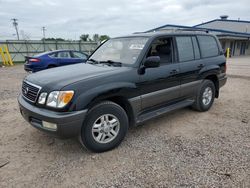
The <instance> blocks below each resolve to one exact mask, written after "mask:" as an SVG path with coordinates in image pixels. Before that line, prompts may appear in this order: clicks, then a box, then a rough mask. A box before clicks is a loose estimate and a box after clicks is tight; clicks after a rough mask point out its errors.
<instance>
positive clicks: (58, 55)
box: [57, 52, 71, 58]
mask: <svg viewBox="0 0 250 188" xmlns="http://www.w3.org/2000/svg"><path fill="white" fill-rule="evenodd" d="M57 57H59V58H71V56H70V53H69V52H58V53H57Z"/></svg>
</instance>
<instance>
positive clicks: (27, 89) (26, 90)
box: [24, 87, 29, 95]
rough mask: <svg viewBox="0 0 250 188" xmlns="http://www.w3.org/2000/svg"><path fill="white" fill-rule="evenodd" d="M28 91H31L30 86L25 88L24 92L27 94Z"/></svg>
mask: <svg viewBox="0 0 250 188" xmlns="http://www.w3.org/2000/svg"><path fill="white" fill-rule="evenodd" d="M28 92H29V88H27V87H26V88H25V90H24V94H25V95H27V94H28Z"/></svg>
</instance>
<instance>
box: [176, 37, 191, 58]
mask: <svg viewBox="0 0 250 188" xmlns="http://www.w3.org/2000/svg"><path fill="white" fill-rule="evenodd" d="M176 42H177V47H178V53H179V61H190V60H193V59H194V51H193V44H192V40H191V37H176Z"/></svg>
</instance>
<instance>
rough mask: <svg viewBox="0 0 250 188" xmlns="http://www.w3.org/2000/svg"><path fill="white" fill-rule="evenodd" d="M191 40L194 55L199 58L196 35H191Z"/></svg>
mask: <svg viewBox="0 0 250 188" xmlns="http://www.w3.org/2000/svg"><path fill="white" fill-rule="evenodd" d="M192 42H193V47H194V57H195V59H200V58H201V55H200V50H199V46H198V42H197V39H196V37H192Z"/></svg>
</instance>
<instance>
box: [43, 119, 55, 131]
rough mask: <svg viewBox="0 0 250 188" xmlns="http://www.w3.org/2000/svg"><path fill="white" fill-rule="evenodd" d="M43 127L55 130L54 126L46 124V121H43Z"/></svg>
mask: <svg viewBox="0 0 250 188" xmlns="http://www.w3.org/2000/svg"><path fill="white" fill-rule="evenodd" d="M43 127H44V128H46V129H51V130H54V131H55V130H56V129H57V125H56V124H54V123H50V122H47V121H43Z"/></svg>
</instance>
